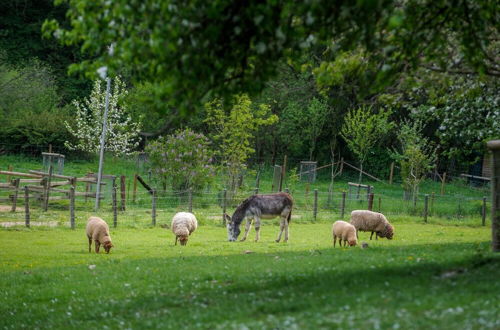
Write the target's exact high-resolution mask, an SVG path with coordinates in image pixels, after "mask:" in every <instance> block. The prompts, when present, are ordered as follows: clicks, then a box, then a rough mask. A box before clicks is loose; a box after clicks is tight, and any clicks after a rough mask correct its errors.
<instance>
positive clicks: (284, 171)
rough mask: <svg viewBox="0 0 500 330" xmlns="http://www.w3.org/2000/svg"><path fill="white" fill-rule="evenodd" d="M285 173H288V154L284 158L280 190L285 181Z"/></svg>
mask: <svg viewBox="0 0 500 330" xmlns="http://www.w3.org/2000/svg"><path fill="white" fill-rule="evenodd" d="M285 174H286V155H285V158H284V159H283V166H282V167H281V178H280V186H279V190H278V191H282V188H283V181H285Z"/></svg>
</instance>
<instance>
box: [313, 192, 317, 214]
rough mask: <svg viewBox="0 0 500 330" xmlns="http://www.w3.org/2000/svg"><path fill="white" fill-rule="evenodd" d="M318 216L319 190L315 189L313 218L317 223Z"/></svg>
mask: <svg viewBox="0 0 500 330" xmlns="http://www.w3.org/2000/svg"><path fill="white" fill-rule="evenodd" d="M317 216H318V189H314V207H313V218H314V221H316V217H317Z"/></svg>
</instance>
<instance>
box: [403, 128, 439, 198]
mask: <svg viewBox="0 0 500 330" xmlns="http://www.w3.org/2000/svg"><path fill="white" fill-rule="evenodd" d="M398 140H399V142H400V144H401V151H400V152H396V153H395V154H394V155H395V158H396V159H398V160H399V163H400V166H401V177H402V179H403V187H404V188H405V190H406V191H411V192H412V195H413V198H414V200H415V199H416V196H417V194H418V188H419V186H420V183H421V182H422V181H423V180H424V179H425V177H426V175H427V173H429V172H430V170H431V169H432V168H433V167H434V164H435V161H436V154H435V148H434V147H433V146H432V144H430V143H429V140H428V139H427V138H426V137H424V136H423V135H422V123H421V122H419V121H415V122H413V123H408V122H407V123H403V124H402V125H401V127H400V131H399V134H398Z"/></svg>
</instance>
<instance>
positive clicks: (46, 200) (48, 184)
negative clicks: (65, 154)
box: [43, 164, 54, 211]
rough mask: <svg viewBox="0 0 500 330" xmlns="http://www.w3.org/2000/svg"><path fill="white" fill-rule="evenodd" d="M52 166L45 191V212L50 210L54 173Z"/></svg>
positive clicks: (50, 166)
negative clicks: (51, 185)
mask: <svg viewBox="0 0 500 330" xmlns="http://www.w3.org/2000/svg"><path fill="white" fill-rule="evenodd" d="M53 170H54V169H53V167H52V164H50V165H49V178H48V179H47V181H46V185H45V189H44V192H45V194H44V201H43V210H44V211H47V210H48V208H49V197H50V188H51V187H50V184H51V181H52V171H53Z"/></svg>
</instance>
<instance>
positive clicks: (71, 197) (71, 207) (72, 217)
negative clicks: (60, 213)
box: [69, 186, 75, 229]
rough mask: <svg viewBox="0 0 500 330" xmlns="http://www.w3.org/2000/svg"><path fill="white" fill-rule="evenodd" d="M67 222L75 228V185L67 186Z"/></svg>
mask: <svg viewBox="0 0 500 330" xmlns="http://www.w3.org/2000/svg"><path fill="white" fill-rule="evenodd" d="M69 223H70V225H71V229H75V187H74V186H71V187H70V188H69Z"/></svg>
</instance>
